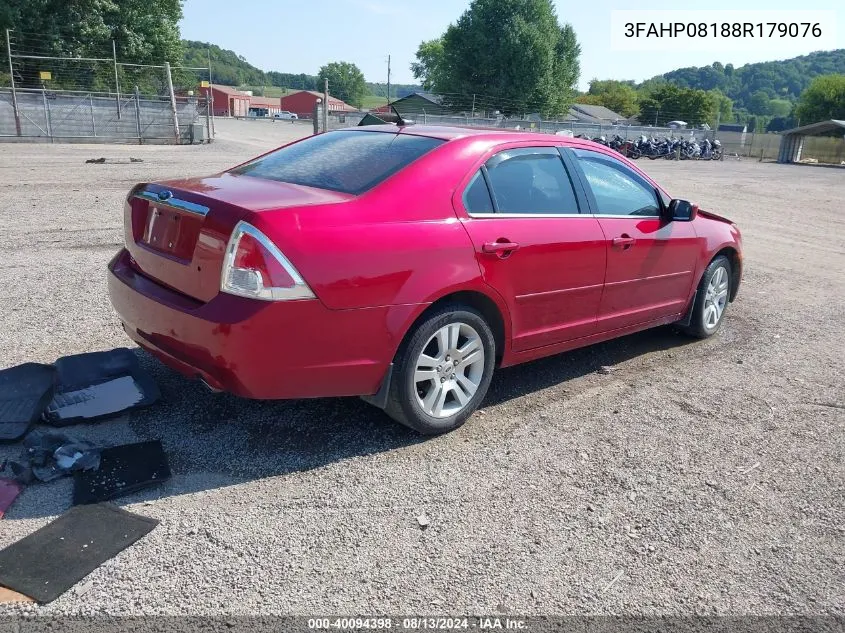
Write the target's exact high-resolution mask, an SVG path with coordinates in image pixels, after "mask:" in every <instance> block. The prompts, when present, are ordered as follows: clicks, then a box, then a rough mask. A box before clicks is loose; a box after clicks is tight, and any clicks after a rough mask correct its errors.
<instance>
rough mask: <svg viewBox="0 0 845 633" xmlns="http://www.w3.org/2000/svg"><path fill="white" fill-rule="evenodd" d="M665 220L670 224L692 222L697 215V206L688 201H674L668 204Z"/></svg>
mask: <svg viewBox="0 0 845 633" xmlns="http://www.w3.org/2000/svg"><path fill="white" fill-rule="evenodd" d="M666 215H667V216H668V217H667V218H666V219H667V220H668V221H670V222H692V221H693V220H695V216H696V215H698V205H697V204H693V203H692V202H690V201H689V200H679V199H677V198H676V199H674V200H672V202H670V203H669V209H668V213H667V214H666Z"/></svg>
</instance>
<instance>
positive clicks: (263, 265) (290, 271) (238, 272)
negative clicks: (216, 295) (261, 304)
mask: <svg viewBox="0 0 845 633" xmlns="http://www.w3.org/2000/svg"><path fill="white" fill-rule="evenodd" d="M220 290H221V291H223V292H226V293H228V294H232V295H239V296H241V297H250V298H251V299H261V300H263V301H287V300H290V299H313V298H314V293H313V292H311V288H309V287H308V284H306V283H305V280H304V279H303V278H302V276H301V275H300V274H299V272H298V271H297V270H296V268H294V267H293V264H291V263H290V261H288V258H287V257H285V256H284V255H283V254H282V252H281V251H280V250H279V249H278V248H277V247H276V245H275V244H273V242H271V241H270V240H269V238H268V237H267V236H266V235H264V234H263V233H262V232H261V231H259V230H258V229H256V228H255V227H254V226H252V225H251V224H248V223H246V222H243V221H242V222H238V224H237V225H236V226H235V230H234V231H233V232H232V237H231V238H230V239H229V244H228V245H227V246H226V257H225V259H224V260H223V272H222V274H221V278H220Z"/></svg>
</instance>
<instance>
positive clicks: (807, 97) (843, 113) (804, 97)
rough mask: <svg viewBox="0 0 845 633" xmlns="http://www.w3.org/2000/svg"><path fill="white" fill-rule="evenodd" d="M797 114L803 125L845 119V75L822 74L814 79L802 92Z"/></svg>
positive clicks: (796, 108)
mask: <svg viewBox="0 0 845 633" xmlns="http://www.w3.org/2000/svg"><path fill="white" fill-rule="evenodd" d="M795 116H796V117H797V118H798V119H800V121H801V125H807V124H808V123H816V122H817V121H825V120H827V119H845V75H839V74H837V75H822V76H821V77H816V78H815V79H813V81H812V83H811V84H810V85H809V87H808V88H807V89H806V90H805V91H804V92H802V93H801V98H800V99H799V100H798V105H797V106H796V107H795Z"/></svg>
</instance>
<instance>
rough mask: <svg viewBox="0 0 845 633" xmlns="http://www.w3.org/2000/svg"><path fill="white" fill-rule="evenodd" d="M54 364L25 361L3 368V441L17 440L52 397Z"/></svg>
mask: <svg viewBox="0 0 845 633" xmlns="http://www.w3.org/2000/svg"><path fill="white" fill-rule="evenodd" d="M55 380H56V370H55V368H54V367H53V366H52V365H40V364H38V363H25V364H23V365H18V366H17V367H10V368H9V369H4V370H2V371H0V442H14V441H16V440H18V439H20V438H21V437H23V436H24V435H26V432H27V431H29V428H30V427H31V426H32V424H33V423H34V422H35V421H36V420H38V418H40V417H41V414H42V412H43V411H44V409H45V407H46V406H47V404H48V403H49V402H50V400H51V398H52V397H53V390H54V386H55Z"/></svg>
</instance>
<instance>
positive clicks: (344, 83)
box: [317, 62, 367, 108]
mask: <svg viewBox="0 0 845 633" xmlns="http://www.w3.org/2000/svg"><path fill="white" fill-rule="evenodd" d="M326 79H328V80H329V94H330V95H332V96H334V97H337V98H338V99H340V100H341V101H345V102H346V103H348V104H350V105H354V106H355V107H356V108H360V107H361V105H362V104H363V101H364V95H365V94H367V82H366V81H365V80H364V73H362V72H361V70H360V69H359V68H358V67H357V66H356V65H355V64H350V63H349V62H332V63H330V64H326V65H325V66H323V67H322V68H320V72H319V73H317V88H318V89H322V87H323V82H324V80H326Z"/></svg>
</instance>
